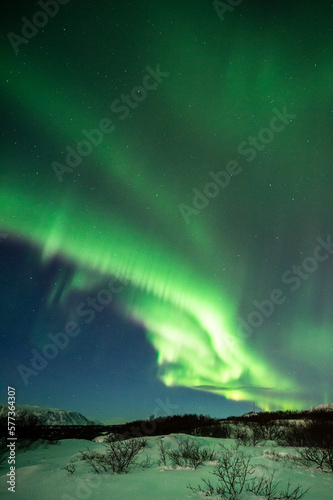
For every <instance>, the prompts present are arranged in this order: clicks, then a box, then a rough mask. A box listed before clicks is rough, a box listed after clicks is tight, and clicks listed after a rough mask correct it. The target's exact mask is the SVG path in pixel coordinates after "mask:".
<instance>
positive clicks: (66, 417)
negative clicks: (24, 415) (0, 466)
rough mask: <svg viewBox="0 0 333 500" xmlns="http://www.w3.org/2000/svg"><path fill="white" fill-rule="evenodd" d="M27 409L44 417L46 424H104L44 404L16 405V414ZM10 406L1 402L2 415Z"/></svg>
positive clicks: (5, 413)
mask: <svg viewBox="0 0 333 500" xmlns="http://www.w3.org/2000/svg"><path fill="white" fill-rule="evenodd" d="M22 411H27V412H29V413H32V414H34V415H37V416H40V417H42V418H43V421H44V425H104V424H103V423H102V422H99V421H98V420H95V419H88V418H86V417H85V416H84V415H82V414H81V413H78V412H76V411H66V410H59V409H58V408H43V407H42V406H31V405H16V415H17V416H18V415H19V413H20V412H22ZM7 412H8V406H7V405H4V404H0V417H1V416H3V415H6V416H7Z"/></svg>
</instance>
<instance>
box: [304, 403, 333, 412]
mask: <svg viewBox="0 0 333 500" xmlns="http://www.w3.org/2000/svg"><path fill="white" fill-rule="evenodd" d="M308 411H333V403H326V404H322V405H317V406H311V408H309V409H308Z"/></svg>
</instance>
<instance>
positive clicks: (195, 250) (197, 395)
mask: <svg viewBox="0 0 333 500" xmlns="http://www.w3.org/2000/svg"><path fill="white" fill-rule="evenodd" d="M59 3H61V2H59ZM111 3H112V6H111V5H110V4H109V3H108V2H104V1H102V0H99V1H97V2H95V3H94V5H84V6H82V5H81V4H79V3H77V2H76V1H73V0H71V1H70V2H68V3H66V4H65V3H64V2H63V3H61V6H60V8H59V11H58V12H57V14H56V15H54V16H53V17H52V18H51V17H50V19H49V20H48V22H47V24H46V25H45V26H44V27H42V28H40V29H39V30H38V32H37V33H36V34H35V35H34V36H32V37H31V39H29V40H28V42H27V43H22V44H20V45H19V47H18V51H17V53H15V52H16V51H15V50H13V46H12V44H11V42H10V39H8V36H7V35H8V33H9V32H12V33H17V34H18V35H20V36H22V31H21V30H22V19H21V18H22V16H24V17H25V18H26V19H28V20H31V19H33V16H34V14H35V12H36V11H38V10H40V9H41V7H40V5H39V4H36V5H34V6H33V5H31V6H24V9H23V7H22V5H21V4H20V3H19V2H14V3H13V5H12V6H11V8H10V9H11V10H10V11H8V12H7V14H6V16H5V17H4V19H2V21H1V23H2V33H4V35H3V36H2V39H1V48H2V65H1V70H0V71H1V90H0V91H1V97H2V102H3V107H2V108H3V111H2V124H1V146H2V147H1V151H2V154H1V197H0V232H1V238H0V254H1V255H2V265H1V273H2V279H1V298H2V300H1V305H0V310H1V321H2V328H1V345H2V349H1V355H2V358H1V359H2V362H1V383H2V387H3V388H4V389H3V391H2V394H4V393H5V388H6V387H7V385H11V386H15V385H16V387H17V393H18V397H19V399H20V401H19V403H20V404H37V405H41V406H53V407H62V408H65V409H71V410H77V411H81V412H82V413H84V414H87V416H92V417H96V418H100V419H102V420H103V419H106V420H107V419H109V420H110V419H112V418H116V419H117V418H119V419H120V418H125V419H126V418H141V417H148V416H149V415H151V414H152V413H153V411H154V408H155V407H156V403H155V401H156V399H159V400H165V399H166V398H169V400H170V401H171V403H173V404H174V405H176V406H177V412H179V413H186V412H193V413H194V412H195V413H205V414H206V413H210V414H211V415H212V416H227V415H229V414H232V413H233V414H237V413H239V412H240V413H244V411H248V410H250V409H251V407H252V401H254V402H255V403H256V405H257V407H260V408H263V409H296V408H297V409H302V408H306V407H308V406H311V405H314V404H320V403H326V402H331V401H332V399H333V394H332V389H331V387H332V375H331V366H332V355H333V342H332V326H333V308H332V299H333V292H332V278H333V273H332V269H333V264H332V263H333V249H332V245H331V241H332V240H331V235H332V211H333V210H332V204H331V189H332V186H333V173H332V151H331V150H332V146H331V142H330V140H331V135H332V120H333V114H332V113H333V108H332V98H331V92H332V90H331V89H332V83H333V82H332V78H333V65H332V64H333V63H332V60H333V58H332V49H333V39H332V28H331V26H332V14H333V7H332V6H330V5H326V6H324V7H318V6H316V8H315V9H314V8H313V3H312V2H310V1H308V2H305V3H304V4H303V5H302V8H301V9H300V8H299V7H298V6H296V5H295V6H294V5H289V4H287V2H283V1H282V2H281V1H280V2H275V1H273V2H269V5H267V2H254V3H252V2H247V1H245V0H244V2H240V3H239V5H238V6H237V7H236V6H235V7H234V8H233V10H232V11H229V10H228V11H227V12H226V13H225V15H224V19H223V20H221V16H219V15H218V14H217V12H216V9H215V8H214V5H213V3H210V2H208V3H207V2H203V1H194V2H189V1H187V0H186V1H185V2H175V1H171V2H168V6H167V8H166V6H165V5H164V4H162V3H161V2H140V4H139V6H138V5H137V4H136V3H135V2H126V3H122V2H118V1H116V2H111ZM254 4H255V5H254ZM22 9H23V10H24V12H23V10H22ZM34 19H36V18H34ZM36 353H37V354H36ZM38 356H42V357H43V358H44V361H43V360H42V359H39V358H38ZM32 363H33V364H32ZM43 363H44V366H43ZM23 367H24V368H23ZM29 370H30V371H29Z"/></svg>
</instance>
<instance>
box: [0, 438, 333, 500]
mask: <svg viewBox="0 0 333 500" xmlns="http://www.w3.org/2000/svg"><path fill="white" fill-rule="evenodd" d="M187 437H188V438H189V439H190V440H192V439H193V440H195V441H196V442H198V443H199V445H200V447H201V446H205V447H210V448H215V451H220V447H219V443H221V444H223V445H224V446H225V447H227V448H228V449H234V448H235V446H236V442H235V440H233V439H216V438H208V437H207V438H203V437H194V436H186V435H184V434H171V435H169V436H154V437H147V438H146V439H147V446H146V447H145V448H144V449H143V451H142V454H141V455H140V457H139V460H138V462H141V461H142V460H143V459H144V458H145V457H147V456H148V455H149V456H151V458H152V461H153V464H152V465H151V467H149V468H144V469H143V468H140V467H139V466H136V467H135V468H134V469H132V470H131V471H130V472H129V473H128V474H106V473H104V474H93V473H91V472H90V469H89V467H88V464H87V463H86V462H84V461H78V462H77V463H76V466H77V469H76V471H75V472H74V474H73V475H71V474H70V473H69V472H67V471H66V470H65V469H64V467H65V465H67V464H69V463H70V461H71V460H72V459H74V458H75V457H79V452H80V451H85V450H87V448H89V449H90V450H94V451H98V452H103V451H105V445H104V444H103V443H101V442H93V441H87V440H82V439H80V440H78V439H68V440H62V441H60V442H59V443H58V444H56V445H51V446H49V447H48V448H43V447H39V448H36V449H34V450H29V451H26V452H20V451H17V455H16V492H15V497H14V498H15V499H16V500H45V499H48V500H74V499H76V500H88V499H89V498H90V499H91V500H93V499H100V500H184V499H192V500H200V499H201V500H202V499H203V498H205V497H204V496H203V494H199V493H193V492H191V491H190V490H189V489H188V488H187V487H186V486H187V485H188V484H191V485H192V486H196V485H197V484H201V478H207V479H210V480H211V481H212V482H213V483H214V482H216V481H215V477H214V476H212V475H211V472H212V470H213V468H214V462H209V463H206V464H205V465H201V466H199V467H198V468H197V469H196V470H194V469H191V468H189V467H187V468H180V467H177V468H172V467H171V466H170V465H169V464H168V465H167V466H164V465H158V463H157V462H158V459H159V454H158V448H157V446H158V443H159V442H161V440H163V442H164V443H165V444H167V443H168V444H169V445H170V447H171V449H173V448H176V447H177V444H178V443H179V440H180V439H185V438H187ZM238 451H242V452H243V453H245V454H246V455H251V463H252V464H253V465H256V466H257V469H256V475H258V476H259V475H267V476H269V475H271V474H272V472H273V471H275V479H276V480H278V481H279V480H280V481H281V487H283V486H284V485H286V484H287V482H288V479H290V480H291V483H292V485H293V486H296V485H297V484H301V485H302V487H303V488H304V489H305V488H307V487H309V486H310V487H311V489H310V491H309V492H308V493H307V494H306V495H305V496H304V497H303V498H304V500H332V499H333V474H325V473H323V472H320V471H318V470H316V469H315V468H312V469H306V468H304V467H299V466H295V465H294V466H290V464H288V463H286V462H285V461H284V460H277V458H279V457H277V455H276V454H279V455H280V456H281V457H282V456H283V455H285V454H287V453H294V452H295V450H293V449H292V448H282V447H278V446H275V443H274V442H267V443H266V444H265V445H263V446H256V447H249V446H246V447H245V446H240V447H239V448H238ZM3 465H4V467H3V468H2V469H1V470H0V496H1V499H2V500H5V499H9V498H13V497H12V493H11V492H9V491H8V490H7V487H8V486H9V485H7V484H6V481H7V479H8V476H6V474H7V473H8V464H7V462H4V464H3ZM210 498H212V500H215V499H216V498H217V497H210ZM254 498H256V499H257V500H263V499H262V498H260V497H255V496H252V495H251V494H249V493H243V494H242V496H240V500H251V499H254Z"/></svg>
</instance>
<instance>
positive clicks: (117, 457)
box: [81, 439, 144, 474]
mask: <svg viewBox="0 0 333 500" xmlns="http://www.w3.org/2000/svg"><path fill="white" fill-rule="evenodd" d="M143 447H144V444H143V442H142V441H140V440H136V439H128V440H126V441H114V442H111V443H107V445H106V453H97V452H93V451H91V450H89V449H88V451H87V452H81V460H86V461H87V462H88V463H89V465H90V467H91V468H92V470H93V471H94V472H96V473H100V472H114V473H116V474H120V473H127V472H129V470H130V469H131V468H132V467H133V466H134V465H135V464H136V460H137V457H138V455H139V454H140V452H141V451H142V448H143Z"/></svg>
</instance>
